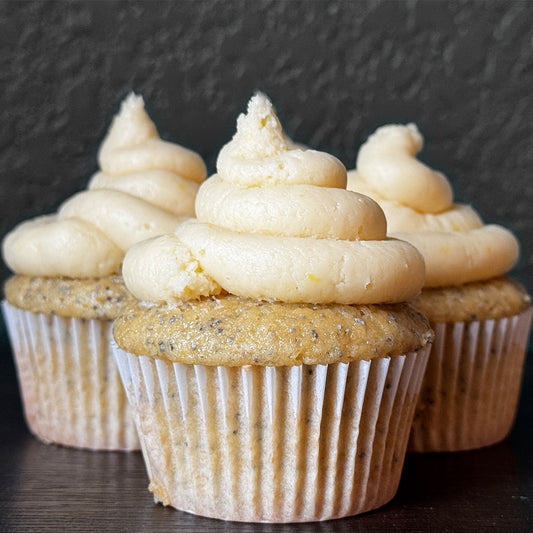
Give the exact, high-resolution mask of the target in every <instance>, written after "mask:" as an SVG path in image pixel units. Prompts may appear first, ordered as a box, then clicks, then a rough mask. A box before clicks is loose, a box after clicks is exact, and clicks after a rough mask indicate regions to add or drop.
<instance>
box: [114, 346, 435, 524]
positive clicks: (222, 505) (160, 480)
mask: <svg viewBox="0 0 533 533" xmlns="http://www.w3.org/2000/svg"><path fill="white" fill-rule="evenodd" d="M427 355H428V349H427V348H426V349H423V350H421V351H420V352H413V353H410V354H408V355H401V356H396V357H392V358H388V357H387V358H380V359H376V360H373V361H361V362H354V363H336V364H331V365H302V366H294V367H259V366H245V367H222V366H211V367H210V366H202V365H185V364H180V363H170V362H167V361H164V360H159V359H152V358H149V357H146V356H136V355H133V354H128V353H126V352H124V351H122V350H120V349H119V348H116V349H115V356H116V360H117V363H118V366H119V370H120V375H121V377H122V380H123V382H124V386H125V389H126V392H127V394H128V399H129V401H130V403H131V404H132V405H133V406H134V409H135V411H136V413H137V414H136V416H137V420H138V427H139V436H140V440H141V446H142V450H143V456H144V459H145V463H146V467H147V471H148V475H149V478H150V490H151V491H152V492H153V493H154V496H155V499H156V501H161V502H162V503H163V504H165V505H172V506H173V507H175V508H177V509H180V510H183V511H188V512H191V513H195V514H199V515H203V516H208V517H214V518H220V519H225V520H237V521H249V522H302V521H314V520H326V519H331V518H337V517H343V516H349V515H354V514H357V513H361V512H364V511H368V510H370V509H374V508H376V507H379V506H381V505H383V504H385V503H386V502H388V501H389V500H390V499H391V498H392V497H393V496H394V494H395V493H396V490H397V487H398V483H399V479H400V474H401V469H402V466H403V461H404V456H405V449H406V446H407V439H408V435H409V430H410V427H411V422H412V417H413V413H414V408H415V404H416V401H417V397H418V392H419V388H420V384H421V381H422V376H423V372H424V369H425V366H426V362H427Z"/></svg>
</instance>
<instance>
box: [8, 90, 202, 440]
mask: <svg viewBox="0 0 533 533" xmlns="http://www.w3.org/2000/svg"><path fill="white" fill-rule="evenodd" d="M99 162H100V167H101V170H100V171H99V172H98V173H96V174H95V175H94V176H93V177H92V178H91V180H90V183H89V187H88V190H86V191H82V192H80V193H78V194H76V195H74V196H73V197H71V198H69V199H68V200H67V201H65V202H64V203H63V204H62V205H61V206H60V208H59V210H58V212H57V213H56V214H54V215H48V216H43V217H39V218H36V219H34V220H30V221H26V222H23V223H22V224H20V225H19V226H17V227H16V228H15V229H14V230H13V231H12V232H10V233H9V234H8V235H7V236H6V237H5V238H4V240H3V248H2V252H3V256H4V260H5V262H6V263H7V265H8V266H9V267H10V268H11V270H13V271H14V272H15V273H16V275H15V276H14V277H12V278H11V279H10V280H9V281H8V282H7V284H6V286H5V296H6V300H5V301H4V302H3V306H2V309H3V312H4V317H5V320H6V323H7V327H8V330H9V335H10V338H11V341H12V347H13V352H14V355H15V361H16V366H17V372H18V376H19V382H20V386H21V391H22V396H23V405H24V412H25V416H26V419H27V422H28V425H29V427H30V429H31V431H32V432H33V433H34V434H35V435H36V436H38V437H39V438H40V439H41V440H43V441H45V442H53V443H57V444H63V445H67V446H75V447H80V448H89V449H105V450H133V449H138V448H139V441H138V438H137V433H136V429H135V424H134V420H133V416H132V414H131V411H130V409H129V406H128V404H127V400H126V396H125V394H124V389H123V387H122V384H121V382H120V377H119V375H118V371H117V369H116V365H115V363H114V360H113V357H112V355H111V353H110V342H111V339H112V334H111V326H112V321H113V319H114V318H115V317H116V316H117V315H119V314H120V313H121V312H123V311H124V307H125V306H126V304H127V303H128V302H130V303H131V301H132V300H133V298H132V296H131V294H130V293H129V291H128V290H127V289H126V288H125V286H124V282H123V280H122V276H121V263H122V259H123V257H124V253H125V251H126V250H127V248H128V247H129V246H131V245H132V244H133V243H135V242H137V241H139V240H142V239H145V238H148V237H152V236H155V235H159V234H161V233H165V232H167V231H171V230H172V229H173V228H174V227H175V226H176V225H177V224H178V223H179V222H180V221H181V220H184V218H187V217H189V216H191V215H192V214H193V213H194V209H193V206H194V199H195V196H196V191H197V189H198V186H199V182H201V181H202V180H203V179H204V178H205V165H204V163H203V161H202V160H201V158H200V157H199V156H198V155H197V154H195V153H193V152H190V151H189V150H186V149H185V148H182V147H180V146H178V145H174V144H171V143H168V142H165V141H162V140H161V139H160V138H159V136H158V134H157V130H156V129H155V126H154V124H153V123H152V121H151V120H150V119H149V117H148V115H147V114H146V112H145V110H144V104H143V101H142V98H140V97H137V96H135V95H130V96H129V97H128V98H127V99H126V100H125V101H124V103H123V104H122V107H121V111H120V114H119V115H117V117H115V119H114V120H113V124H112V125H111V128H110V131H109V133H108V135H107V136H106V138H105V140H104V142H103V144H102V147H101V149H100V153H99Z"/></svg>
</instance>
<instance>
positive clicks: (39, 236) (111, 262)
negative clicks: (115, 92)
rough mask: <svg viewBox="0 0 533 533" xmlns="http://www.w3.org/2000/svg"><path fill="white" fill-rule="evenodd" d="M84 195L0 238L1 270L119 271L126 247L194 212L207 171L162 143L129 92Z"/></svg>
mask: <svg viewBox="0 0 533 533" xmlns="http://www.w3.org/2000/svg"><path fill="white" fill-rule="evenodd" d="M98 159H99V165H100V171H99V172H97V173H96V174H95V175H94V176H93V177H92V178H91V180H90V182H89V186H88V190H85V191H82V192H80V193H78V194H75V195H74V196H72V197H71V198H69V199H68V200H67V201H65V202H64V203H63V204H62V205H61V206H60V207H59V210H58V212H57V213H56V214H53V215H47V216H44V217H38V218H36V219H33V220H30V221H27V222H23V223H22V224H20V225H19V226H17V227H16V228H15V229H14V230H13V231H12V232H11V233H9V234H8V235H7V236H6V238H5V239H4V241H3V255H4V259H5V262H6V263H7V265H8V266H9V267H10V268H11V269H12V270H13V271H14V272H16V273H18V274H26V275H32V276H65V277H71V278H76V277H78V278H87V277H100V276H106V275H109V274H113V273H118V272H120V267H121V263H122V260H123V257H124V254H125V252H126V250H127V249H128V248H129V247H130V246H132V245H133V244H135V243H136V242H139V241H142V240H144V239H148V238H151V237H154V236H156V235H161V234H165V233H168V232H171V231H173V229H174V228H175V227H176V226H177V225H178V224H179V223H180V222H182V221H183V220H185V219H186V218H189V217H191V216H193V215H194V201H195V198H196V193H197V191H198V187H199V185H200V183H201V182H203V181H204V180H205V177H206V168H205V164H204V162H203V160H202V158H201V157H200V156H199V155H198V154H196V153H195V152H193V151H191V150H188V149H186V148H183V147H182V146H179V145H177V144H174V143H170V142H167V141H163V140H162V139H160V137H159V135H158V133H157V130H156V127H155V125H154V124H153V122H152V121H151V120H150V118H149V116H148V114H147V113H146V111H145V109H144V102H143V99H142V98H141V97H139V96H136V95H134V94H130V95H129V96H128V97H127V98H126V99H125V101H124V102H123V103H122V106H121V109H120V113H119V114H118V115H117V116H115V118H114V119H113V122H112V124H111V127H110V130H109V132H108V134H107V136H106V137H105V139H104V141H103V143H102V146H101V148H100V152H99V158H98Z"/></svg>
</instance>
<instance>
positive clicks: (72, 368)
mask: <svg viewBox="0 0 533 533" xmlns="http://www.w3.org/2000/svg"><path fill="white" fill-rule="evenodd" d="M2 311H3V314H4V319H5V321H6V325H7V329H8V333H9V336H10V339H11V345H12V348H13V353H14V355H15V363H16V368H17V374H18V378H19V384H20V389H21V391H22V400H23V402H22V403H23V407H24V414H25V417H26V421H27V423H28V426H29V428H30V429H31V431H32V432H33V433H34V434H35V435H36V436H37V437H39V438H40V439H42V440H43V441H45V442H49V443H50V442H53V443H56V444H63V445H65V446H74V447H78V448H89V449H95V450H96V449H100V450H137V449H139V447H140V445H139V440H138V437H137V431H136V428H135V423H134V419H133V415H132V411H131V408H130V407H129V404H128V402H127V398H126V395H125V393H124V388H123V386H122V383H121V380H120V376H119V374H118V370H117V367H116V364H115V361H114V358H113V355H112V353H111V351H110V348H109V346H110V342H111V340H112V338H113V336H112V321H110V320H108V321H104V320H84V319H78V318H62V317H58V316H55V315H52V314H39V313H33V312H31V311H25V310H22V309H18V308H16V307H14V306H12V305H10V304H8V303H7V302H5V301H4V302H2Z"/></svg>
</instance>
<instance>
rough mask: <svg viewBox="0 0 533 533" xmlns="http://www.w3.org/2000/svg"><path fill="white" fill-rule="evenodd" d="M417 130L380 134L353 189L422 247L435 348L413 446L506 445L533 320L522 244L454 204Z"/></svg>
mask: <svg viewBox="0 0 533 533" xmlns="http://www.w3.org/2000/svg"><path fill="white" fill-rule="evenodd" d="M421 147H422V136H421V135H420V133H419V131H418V129H417V128H416V126H415V125H414V124H409V125H407V126H400V125H391V126H384V127H382V128H379V129H378V130H377V131H376V132H375V133H374V134H373V135H372V136H370V138H369V139H368V140H367V142H366V143H365V144H363V146H362V147H361V149H360V151H359V154H358V157H357V169H356V170H355V171H351V172H349V173H348V175H349V178H348V189H351V190H355V191H359V192H363V193H364V194H368V195H369V196H371V197H372V198H374V199H375V200H376V201H377V202H378V203H379V204H380V206H381V207H382V208H383V210H384V212H385V215H386V217H387V224H388V231H389V235H390V236H392V237H396V238H400V239H404V240H406V241H409V242H410V243H412V244H413V245H415V246H416V247H417V248H418V249H419V250H420V251H421V252H422V254H423V256H424V259H425V262H426V283H425V286H424V290H423V291H422V294H421V295H420V296H419V297H417V298H416V299H414V300H413V301H412V303H413V304H414V305H415V306H416V307H417V308H418V309H419V310H420V311H422V312H423V313H424V314H425V315H426V316H427V317H428V318H429V319H430V322H431V325H432V327H433V329H434V331H435V341H434V343H433V347H432V351H431V354H430V358H429V362H428V368H427V371H426V376H425V378H424V383H423V385H422V390H421V394H420V400H419V403H418V406H417V409H416V413H415V419H414V423H413V430H412V432H411V439H410V444H409V448H410V449H411V450H413V451H456V450H468V449H472V448H478V447H482V446H487V445H490V444H493V443H496V442H498V441H500V440H502V439H504V438H505V437H506V435H507V434H508V432H509V431H510V429H511V426H512V423H513V420H514V416H515V413H516V406H517V402H518V397H519V389H520V382H521V375H522V368H523V363H524V357H525V352H526V346H527V337H528V332H529V327H530V322H531V305H530V299H529V296H528V295H527V293H526V291H525V289H524V288H523V287H522V286H520V285H519V284H518V283H516V282H515V281H513V280H511V279H509V278H507V277H505V274H506V273H507V272H508V271H509V270H511V268H512V267H513V265H514V264H515V262H516V260H517V258H518V253H519V247H518V243H517V241H516V239H515V237H514V236H513V235H512V234H511V233H510V232H509V231H508V230H506V229H504V228H502V227H500V226H497V225H484V224H483V222H482V220H481V219H480V217H479V216H478V214H477V213H476V212H475V211H474V210H473V209H472V208H471V207H470V206H468V205H463V204H458V203H454V202H453V197H452V189H451V186H450V184H449V182H448V180H447V179H446V177H445V176H444V175H442V174H441V173H439V172H436V171H434V170H432V169H430V168H428V167H427V166H426V165H424V164H422V163H421V162H420V161H418V160H417V159H416V158H415V156H416V154H417V153H418V151H419V150H420V149H421Z"/></svg>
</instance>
